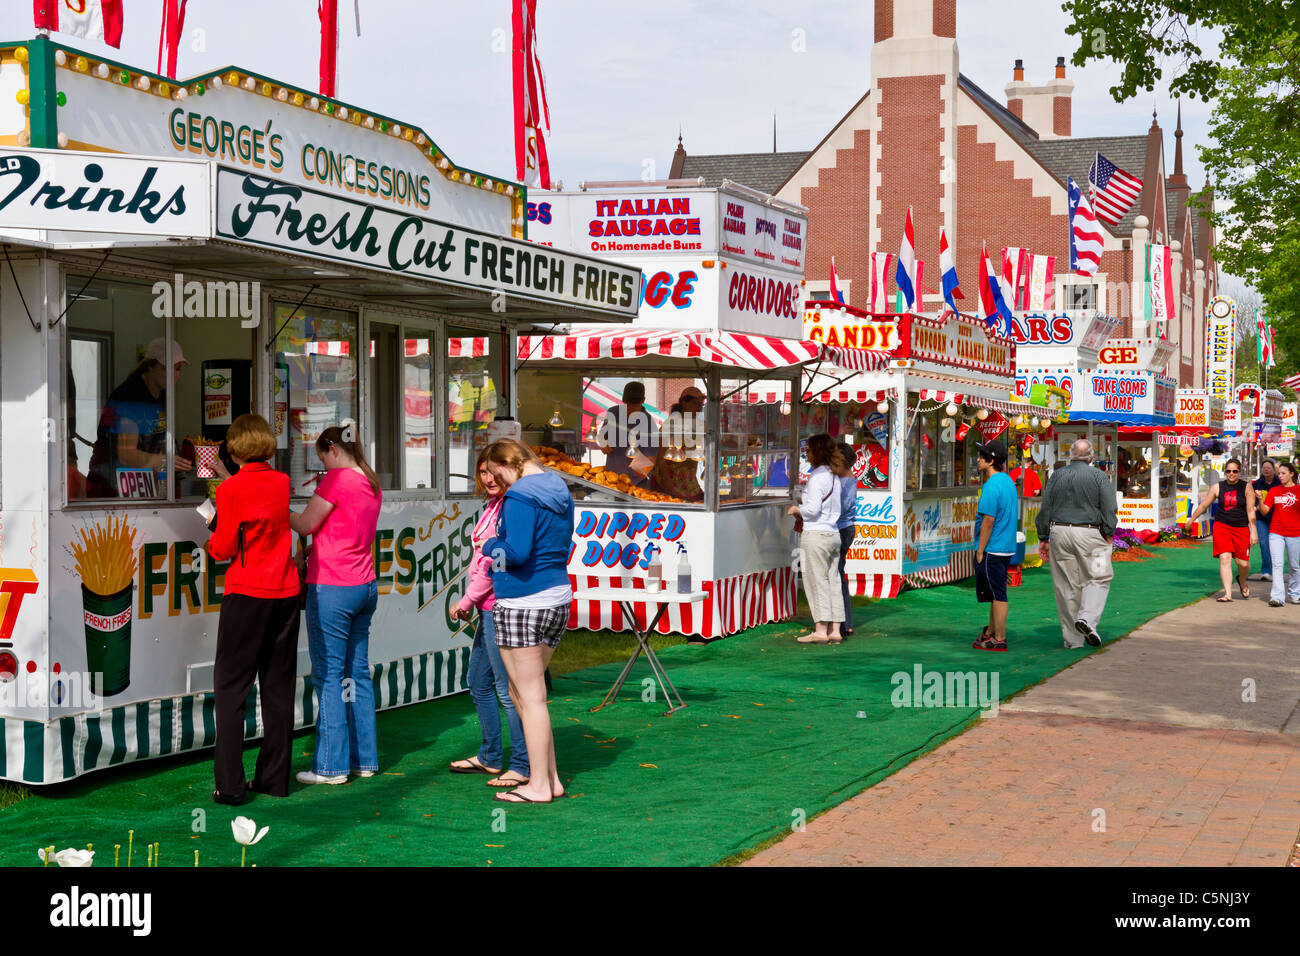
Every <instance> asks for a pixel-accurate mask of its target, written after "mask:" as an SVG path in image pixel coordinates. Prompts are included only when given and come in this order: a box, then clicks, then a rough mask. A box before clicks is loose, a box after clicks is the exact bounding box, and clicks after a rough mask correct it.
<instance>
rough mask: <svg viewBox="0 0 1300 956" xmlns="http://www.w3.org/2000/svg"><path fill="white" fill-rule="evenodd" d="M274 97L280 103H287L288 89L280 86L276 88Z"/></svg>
mask: <svg viewBox="0 0 1300 956" xmlns="http://www.w3.org/2000/svg"><path fill="white" fill-rule="evenodd" d="M275 98H276V99H277V100H279V101H280V102H281V103H287V102H288V101H289V91H288V90H286V89H285V88H284V87H283V86H282V87H280V88H279V89H278V90H276V93H275Z"/></svg>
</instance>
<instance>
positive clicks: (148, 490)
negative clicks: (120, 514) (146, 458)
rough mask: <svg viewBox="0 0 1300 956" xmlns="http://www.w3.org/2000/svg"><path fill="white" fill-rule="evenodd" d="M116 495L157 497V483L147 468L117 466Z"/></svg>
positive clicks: (122, 496)
mask: <svg viewBox="0 0 1300 956" xmlns="http://www.w3.org/2000/svg"><path fill="white" fill-rule="evenodd" d="M117 496H118V497H119V498H157V497H158V483H157V479H156V478H155V476H154V473H153V472H152V471H150V470H149V469H148V468H119V469H118V470H117Z"/></svg>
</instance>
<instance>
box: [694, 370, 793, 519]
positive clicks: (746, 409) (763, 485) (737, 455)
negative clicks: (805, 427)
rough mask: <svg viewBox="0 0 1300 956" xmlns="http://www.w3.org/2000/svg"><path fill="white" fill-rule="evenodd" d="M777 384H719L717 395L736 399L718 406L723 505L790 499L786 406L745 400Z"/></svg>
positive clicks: (779, 382) (788, 411) (735, 381)
mask: <svg viewBox="0 0 1300 956" xmlns="http://www.w3.org/2000/svg"><path fill="white" fill-rule="evenodd" d="M783 384H784V382H782V380H780V379H756V380H746V379H732V380H727V379H724V380H723V382H722V394H723V395H729V396H730V397H732V398H739V399H741V400H740V401H725V402H723V403H722V404H721V406H720V408H719V426H720V427H719V432H718V457H719V460H718V497H719V501H720V502H721V504H723V505H724V506H725V505H734V504H743V503H745V502H750V501H759V500H763V499H773V498H777V499H784V498H789V496H790V465H791V462H792V460H793V457H794V448H793V446H792V433H791V426H792V425H793V419H792V418H791V408H790V403H789V402H787V401H784V400H778V401H750V400H749V399H750V398H751V397H755V398H760V399H761V398H765V397H768V396H766V395H764V393H765V392H774V393H775V392H780V391H781V386H782V385H783ZM771 397H773V398H779V397H780V396H778V395H775V394H774V395H773V396H771ZM683 410H685V409H683Z"/></svg>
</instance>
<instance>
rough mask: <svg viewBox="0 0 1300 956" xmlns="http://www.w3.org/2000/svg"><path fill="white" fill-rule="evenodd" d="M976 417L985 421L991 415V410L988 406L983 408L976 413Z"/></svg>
mask: <svg viewBox="0 0 1300 956" xmlns="http://www.w3.org/2000/svg"><path fill="white" fill-rule="evenodd" d="M975 417H976V418H978V419H979V420H980V421H984V420H985V419H986V418H988V417H989V410H988V409H987V408H981V409H980V410H979V411H978V412H976V413H975Z"/></svg>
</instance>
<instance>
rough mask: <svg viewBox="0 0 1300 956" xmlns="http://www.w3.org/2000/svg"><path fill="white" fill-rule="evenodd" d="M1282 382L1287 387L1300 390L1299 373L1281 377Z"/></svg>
mask: <svg viewBox="0 0 1300 956" xmlns="http://www.w3.org/2000/svg"><path fill="white" fill-rule="evenodd" d="M1282 384H1283V385H1285V386H1286V387H1287V388H1291V389H1295V390H1296V391H1298V392H1300V375H1292V376H1291V377H1290V378H1284V379H1282Z"/></svg>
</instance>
